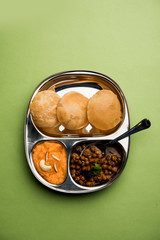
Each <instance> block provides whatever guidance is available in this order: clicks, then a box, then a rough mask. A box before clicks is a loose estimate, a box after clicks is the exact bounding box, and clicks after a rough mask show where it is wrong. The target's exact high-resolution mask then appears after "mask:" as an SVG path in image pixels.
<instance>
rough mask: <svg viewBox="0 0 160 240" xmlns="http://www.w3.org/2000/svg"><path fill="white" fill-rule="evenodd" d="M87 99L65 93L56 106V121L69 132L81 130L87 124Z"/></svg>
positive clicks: (72, 92)
mask: <svg viewBox="0 0 160 240" xmlns="http://www.w3.org/2000/svg"><path fill="white" fill-rule="evenodd" d="M87 104H88V98H86V97H85V96H83V95H82V94H80V93H78V92H74V91H71V92H69V93H66V94H65V95H64V96H63V97H62V98H61V100H60V101H59V103H58V105H57V117H58V121H59V122H60V123H61V124H62V125H63V126H64V127H65V128H66V129H69V130H77V129H81V128H83V127H84V126H86V125H87V124H88V120H87Z"/></svg>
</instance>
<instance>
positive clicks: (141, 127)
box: [81, 118, 151, 156]
mask: <svg viewBox="0 0 160 240" xmlns="http://www.w3.org/2000/svg"><path fill="white" fill-rule="evenodd" d="M150 126H151V122H150V121H149V120H148V119H146V118H145V119H143V120H142V121H141V122H139V123H138V124H137V125H135V126H134V127H133V128H131V129H129V130H128V131H127V132H125V133H123V134H122V135H120V136H119V137H117V138H115V139H113V140H111V141H109V142H107V143H102V142H95V143H91V144H88V145H87V146H86V147H85V148H84V149H83V151H82V152H81V156H82V155H83V153H84V151H85V150H86V149H87V148H89V147H90V146H91V145H95V146H96V147H97V148H99V149H100V150H101V151H102V154H104V152H105V149H106V147H108V146H110V145H112V144H114V143H116V142H118V141H119V140H121V139H123V138H126V137H128V136H130V135H132V134H134V133H136V132H139V131H142V130H144V129H147V128H149V127H150Z"/></svg>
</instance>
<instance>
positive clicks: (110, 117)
mask: <svg viewBox="0 0 160 240" xmlns="http://www.w3.org/2000/svg"><path fill="white" fill-rule="evenodd" d="M87 116H88V120H89V122H90V123H91V124H92V125H93V126H94V127H95V128H98V129H100V130H110V129H113V128H114V127H116V126H117V125H118V124H119V123H120V121H121V117H122V112H121V104H120V102H119V100H118V97H117V96H116V95H115V94H114V93H113V92H112V91H110V90H101V91H98V92H97V93H96V94H94V95H93V96H92V97H91V98H90V100H89V102H88V107H87Z"/></svg>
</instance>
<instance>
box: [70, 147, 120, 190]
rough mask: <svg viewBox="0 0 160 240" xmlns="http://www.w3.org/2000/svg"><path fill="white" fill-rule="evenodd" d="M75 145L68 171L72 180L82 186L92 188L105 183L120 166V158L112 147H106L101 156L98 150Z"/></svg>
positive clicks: (113, 175)
mask: <svg viewBox="0 0 160 240" xmlns="http://www.w3.org/2000/svg"><path fill="white" fill-rule="evenodd" d="M85 147H86V146H85V145H82V144H81V145H77V146H76V147H75V148H74V150H73V152H72V155H71V162H70V170H71V176H72V178H73V180H74V181H75V182H76V183H78V184H80V185H83V186H87V187H93V186H98V185H102V184H104V183H107V182H109V181H111V180H112V179H113V177H115V175H116V174H117V173H118V172H119V170H120V168H121V166H122V156H121V154H120V153H119V152H118V151H117V149H116V148H114V147H108V148H107V149H106V152H105V154H104V156H103V154H102V152H101V150H100V149H98V148H97V147H96V146H95V145H91V146H90V147H89V148H87V149H85V150H84V152H83V154H82V155H81V152H82V151H83V149H84V148H85Z"/></svg>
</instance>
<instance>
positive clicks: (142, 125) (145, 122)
mask: <svg viewBox="0 0 160 240" xmlns="http://www.w3.org/2000/svg"><path fill="white" fill-rule="evenodd" d="M150 126H151V122H150V121H149V120H148V119H146V118H145V119H143V120H142V121H141V122H139V123H138V124H137V125H135V126H134V127H133V128H131V129H129V130H128V131H127V132H125V133H123V134H122V135H121V136H119V137H117V138H115V139H114V140H111V141H110V142H109V143H108V144H109V145H111V144H114V143H115V142H117V141H119V140H121V139H123V138H125V137H128V136H130V135H132V134H134V133H136V132H139V131H142V130H144V129H147V128H149V127H150ZM108 144H107V145H108Z"/></svg>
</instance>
